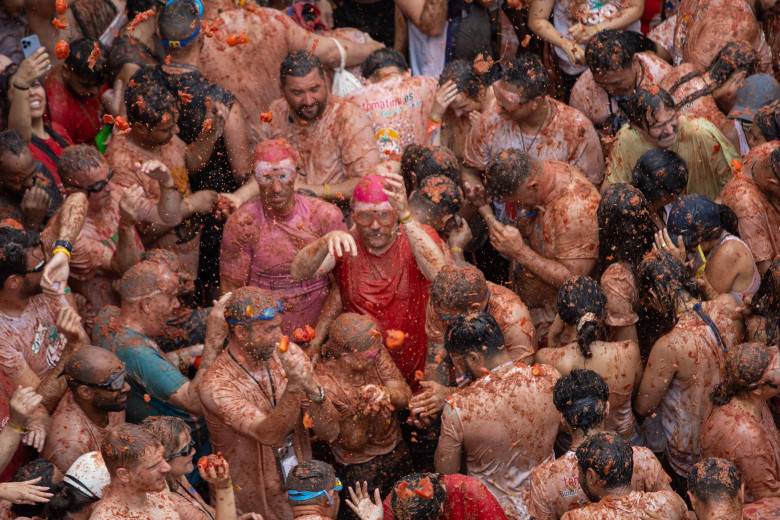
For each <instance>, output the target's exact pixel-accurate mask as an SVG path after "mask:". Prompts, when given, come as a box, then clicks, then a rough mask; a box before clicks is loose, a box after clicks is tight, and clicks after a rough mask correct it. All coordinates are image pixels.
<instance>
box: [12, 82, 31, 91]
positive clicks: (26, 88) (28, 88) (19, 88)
mask: <svg viewBox="0 0 780 520" xmlns="http://www.w3.org/2000/svg"><path fill="white" fill-rule="evenodd" d="M14 88H15V89H16V90H30V87H20V86H19V85H17V84H16V83H14Z"/></svg>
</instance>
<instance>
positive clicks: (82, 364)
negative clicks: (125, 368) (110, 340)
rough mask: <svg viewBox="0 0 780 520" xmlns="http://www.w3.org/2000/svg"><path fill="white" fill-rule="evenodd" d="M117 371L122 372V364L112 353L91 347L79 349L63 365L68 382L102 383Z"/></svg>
mask: <svg viewBox="0 0 780 520" xmlns="http://www.w3.org/2000/svg"><path fill="white" fill-rule="evenodd" d="M119 370H122V362H121V361H120V360H119V358H118V357H116V355H115V354H114V353H113V352H111V351H108V350H106V349H104V348H100V347H93V346H92V345H84V346H83V347H80V348H79V349H78V350H77V351H76V352H74V353H73V355H72V356H70V358H68V361H67V362H66V363H65V377H66V378H67V379H68V381H73V380H75V381H79V382H81V383H91V384H99V383H102V382H104V381H105V380H106V378H108V376H109V375H111V374H112V373H114V372H117V371H119Z"/></svg>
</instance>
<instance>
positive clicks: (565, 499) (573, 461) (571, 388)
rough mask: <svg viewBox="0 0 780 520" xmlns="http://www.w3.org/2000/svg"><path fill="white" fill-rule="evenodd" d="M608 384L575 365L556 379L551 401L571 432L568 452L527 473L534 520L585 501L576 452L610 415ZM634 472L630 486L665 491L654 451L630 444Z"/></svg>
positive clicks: (547, 519)
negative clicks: (632, 453) (567, 372)
mask: <svg viewBox="0 0 780 520" xmlns="http://www.w3.org/2000/svg"><path fill="white" fill-rule="evenodd" d="M608 398H609V387H608V386H607V383H605V382H604V378H603V377H601V376H600V375H598V374H597V373H596V372H593V371H592V370H582V369H579V368H575V369H574V370H572V371H571V373H570V374H568V375H565V376H562V377H561V378H560V379H558V381H556V382H555V388H554V389H553V402H554V403H555V408H557V409H558V411H559V412H561V415H562V416H563V420H564V421H565V422H566V427H567V429H568V431H569V434H570V435H571V446H570V447H569V451H567V452H566V453H564V454H563V455H562V456H561V457H559V458H558V459H556V460H554V461H552V462H547V463H544V464H541V465H539V466H537V467H536V468H534V470H533V471H532V472H531V478H530V480H531V497H530V499H529V504H528V512H529V514H530V515H531V517H532V518H534V519H536V520H558V519H559V518H560V517H561V516H563V514H564V513H566V512H567V511H570V510H572V509H576V508H578V507H582V506H584V505H585V504H587V503H588V496H587V495H586V494H585V492H584V491H583V489H582V486H580V484H579V465H578V464H577V456H576V455H575V452H576V451H577V448H578V447H579V446H580V444H582V443H583V441H585V439H587V438H588V437H590V436H591V435H593V434H596V433H599V432H602V431H604V426H605V424H606V418H607V416H608V414H609V411H610V410H609V402H608ZM632 449H633V451H634V456H633V461H634V472H633V475H632V476H631V489H632V490H634V491H644V492H648V493H649V492H654V491H662V490H668V491H671V489H672V488H671V487H669V480H670V479H669V476H668V475H667V474H666V473H665V472H664V470H663V468H662V467H661V463H660V462H658V459H656V458H655V455H653V452H652V451H650V450H649V449H647V448H643V447H638V446H634V447H633V448H632Z"/></svg>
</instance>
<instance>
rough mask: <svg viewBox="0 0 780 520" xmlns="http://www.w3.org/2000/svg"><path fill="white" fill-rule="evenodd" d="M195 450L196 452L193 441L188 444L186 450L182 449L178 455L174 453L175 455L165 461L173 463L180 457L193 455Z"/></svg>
mask: <svg viewBox="0 0 780 520" xmlns="http://www.w3.org/2000/svg"><path fill="white" fill-rule="evenodd" d="M194 450H195V442H194V441H192V440H191V441H190V442H189V443H187V445H186V446H185V447H184V448H182V450H181V451H177V452H176V453H174V454H173V455H171V456H170V457H168V458H167V459H165V460H166V461H171V460H173V459H176V458H178V457H186V456H187V455H189V454H190V453H192V452H193V451H194Z"/></svg>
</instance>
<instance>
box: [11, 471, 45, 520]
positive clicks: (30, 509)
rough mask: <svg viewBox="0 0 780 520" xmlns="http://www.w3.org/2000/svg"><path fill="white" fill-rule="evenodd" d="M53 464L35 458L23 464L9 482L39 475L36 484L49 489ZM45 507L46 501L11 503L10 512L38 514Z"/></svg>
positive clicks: (21, 514) (20, 514) (30, 515)
mask: <svg viewBox="0 0 780 520" xmlns="http://www.w3.org/2000/svg"><path fill="white" fill-rule="evenodd" d="M54 470H55V467H54V464H53V463H52V462H51V461H50V460H48V459H37V460H34V461H32V462H30V463H28V464H25V465H24V466H22V467H21V468H19V470H18V471H17V472H16V473H15V474H14V476H13V478H12V479H11V482H25V481H27V480H32V479H35V478H38V477H40V478H41V480H40V482H37V483H36V484H35V485H36V486H43V487H46V488H49V490H48V491H51V487H52V480H53V478H54ZM45 509H46V503H45V502H44V503H36V504H12V505H11V512H12V513H14V514H15V515H16V516H29V517H31V518H32V517H34V516H39V515H40V514H41V513H43V511H44V510H45Z"/></svg>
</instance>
